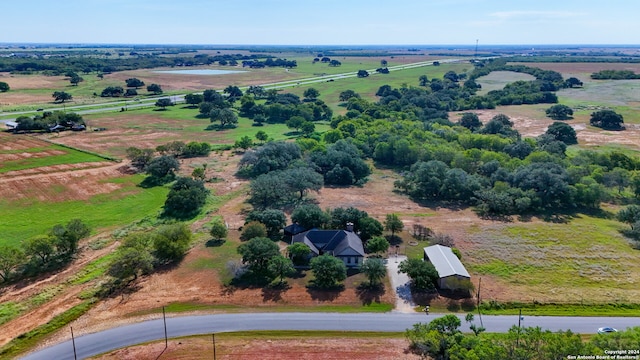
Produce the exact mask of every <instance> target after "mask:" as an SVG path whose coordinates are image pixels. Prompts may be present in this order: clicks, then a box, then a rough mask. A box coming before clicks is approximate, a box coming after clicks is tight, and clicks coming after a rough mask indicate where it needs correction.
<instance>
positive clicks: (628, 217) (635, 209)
mask: <svg viewBox="0 0 640 360" xmlns="http://www.w3.org/2000/svg"><path fill="white" fill-rule="evenodd" d="M616 218H617V219H618V221H621V222H623V223H626V224H629V225H631V229H634V227H635V224H637V223H638V222H639V221H640V206H639V205H629V206H627V207H626V208H624V209H622V210H620V211H619V212H618V214H617V215H616Z"/></svg>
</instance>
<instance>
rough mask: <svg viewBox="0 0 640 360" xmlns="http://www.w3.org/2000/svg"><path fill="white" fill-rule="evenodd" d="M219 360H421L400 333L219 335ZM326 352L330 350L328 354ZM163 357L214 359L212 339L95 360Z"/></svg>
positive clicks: (142, 348) (150, 347)
mask: <svg viewBox="0 0 640 360" xmlns="http://www.w3.org/2000/svg"><path fill="white" fill-rule="evenodd" d="M215 340H216V358H217V359H230V360H231V359H233V360H236V359H246V360H251V359H256V358H260V359H274V360H276V359H292V360H294V359H296V360H297V359H307V360H315V359H317V360H320V359H336V360H337V359H353V360H368V359H378V360H396V359H403V360H411V359H419V358H420V357H419V356H417V355H414V354H411V353H409V352H408V343H407V341H406V340H404V339H403V338H401V336H398V335H397V334H382V335H380V334H368V333H340V332H329V333H314V332H296V333H285V332H282V333H281V332H276V333H267V334H262V333H259V332H250V333H248V334H244V335H242V334H217V335H216V337H215ZM327 349H330V350H329V351H328V350H327ZM161 353H162V358H167V359H168V358H171V359H202V358H206V357H208V356H211V357H213V344H212V338H211V337H210V336H209V337H207V336H201V337H190V338H183V339H175V340H171V341H169V343H168V347H167V349H166V350H165V344H164V342H162V343H160V342H157V343H152V344H147V345H141V346H134V347H131V348H127V349H121V350H116V351H113V352H110V353H108V354H104V355H101V356H95V357H93V358H92V359H94V360H111V359H114V360H115V359H118V360H134V359H135V360H138V359H139V360H147V359H148V360H152V359H156V358H157V357H158V356H159V354H161Z"/></svg>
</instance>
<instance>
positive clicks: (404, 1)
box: [0, 0, 640, 45]
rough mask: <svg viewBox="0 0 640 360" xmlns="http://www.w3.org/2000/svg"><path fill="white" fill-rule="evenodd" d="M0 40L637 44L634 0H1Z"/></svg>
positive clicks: (638, 6)
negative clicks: (477, 41)
mask: <svg viewBox="0 0 640 360" xmlns="http://www.w3.org/2000/svg"><path fill="white" fill-rule="evenodd" d="M0 14H2V15H1V16H0V42H38V43H49V42H58V43H118V44H273V45H279V44H284V45H305V44H308V45H322V44H324V45H342V44H344V45H354V44H359V45H369V44H372V45H373V44H381V45H389V44H391V45H392V44H398V45H407V44H416V45H431V44H433V45H439V44H467V45H469V44H475V42H476V39H478V40H479V44H480V45H482V44H486V45H488V44H639V43H640V37H639V35H640V31H639V30H640V21H639V20H638V16H639V15H640V1H638V0H385V1H380V0H367V1H365V0H244V1H243V0H184V1H179V0H171V1H169V0H63V1H54V0H2V5H1V6H0Z"/></svg>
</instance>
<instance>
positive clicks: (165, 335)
mask: <svg viewBox="0 0 640 360" xmlns="http://www.w3.org/2000/svg"><path fill="white" fill-rule="evenodd" d="M162 320H163V321H164V348H165V349H166V348H167V347H168V346H169V345H168V342H169V341H168V339H167V317H166V315H165V313H164V306H163V307H162Z"/></svg>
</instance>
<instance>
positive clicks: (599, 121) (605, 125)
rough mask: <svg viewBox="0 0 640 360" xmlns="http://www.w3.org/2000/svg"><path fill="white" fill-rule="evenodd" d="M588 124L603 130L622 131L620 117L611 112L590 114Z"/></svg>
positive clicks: (621, 119)
mask: <svg viewBox="0 0 640 360" xmlns="http://www.w3.org/2000/svg"><path fill="white" fill-rule="evenodd" d="M589 123H590V124H591V125H592V126H595V127H599V128H602V129H604V130H624V126H623V124H624V119H623V117H622V115H620V114H618V113H616V112H615V111H613V110H600V111H596V112H594V113H592V114H591V119H590V120H589Z"/></svg>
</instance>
